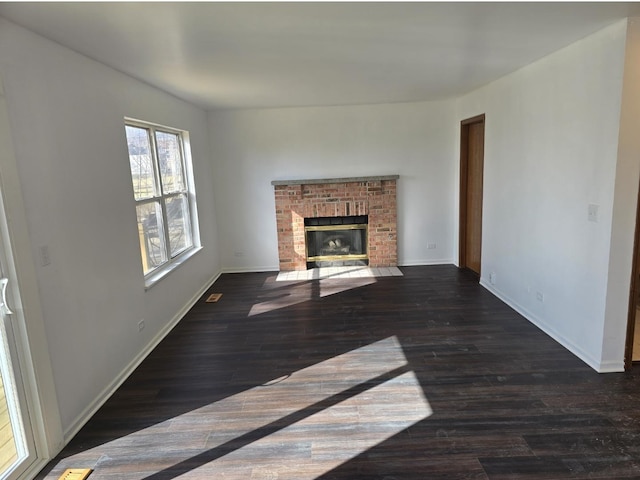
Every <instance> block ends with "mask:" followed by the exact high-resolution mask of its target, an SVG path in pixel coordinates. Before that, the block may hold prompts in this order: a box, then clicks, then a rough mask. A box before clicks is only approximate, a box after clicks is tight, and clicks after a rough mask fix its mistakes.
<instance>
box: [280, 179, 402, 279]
mask: <svg viewBox="0 0 640 480" xmlns="http://www.w3.org/2000/svg"><path fill="white" fill-rule="evenodd" d="M398 178H399V176H398V175H386V176H377V177H351V178H333V179H312V180H274V181H272V182H271V184H272V185H273V186H274V189H275V201H276V222H277V229H278V256H279V259H280V270H281V271H291V270H306V268H307V249H306V244H305V219H310V218H328V217H329V218H330V217H348V216H367V217H368V241H367V247H368V248H367V250H368V260H369V266H371V267H395V266H397V264H398V249H397V227H396V225H397V211H396V181H397V179H398Z"/></svg>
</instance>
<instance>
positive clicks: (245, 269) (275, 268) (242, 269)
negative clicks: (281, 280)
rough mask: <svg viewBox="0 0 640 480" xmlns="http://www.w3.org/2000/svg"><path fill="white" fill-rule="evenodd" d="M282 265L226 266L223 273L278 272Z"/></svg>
mask: <svg viewBox="0 0 640 480" xmlns="http://www.w3.org/2000/svg"><path fill="white" fill-rule="evenodd" d="M279 270H280V267H278V266H277V265H276V266H273V265H272V266H268V267H239V268H238V267H224V268H223V269H222V273H261V272H278V271H279Z"/></svg>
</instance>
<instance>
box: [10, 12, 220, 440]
mask: <svg viewBox="0 0 640 480" xmlns="http://www.w3.org/2000/svg"><path fill="white" fill-rule="evenodd" d="M0 74H1V76H2V79H3V81H4V91H5V97H6V102H7V108H8V113H9V115H8V116H9V122H10V129H11V137H12V140H13V144H14V150H15V158H16V162H17V166H18V175H19V178H20V183H21V187H22V193H23V197H24V208H25V212H26V217H27V218H26V221H27V228H28V232H29V238H30V246H29V248H30V250H31V252H32V256H33V258H34V263H35V264H36V265H37V267H36V276H37V288H38V290H39V296H40V300H41V305H42V311H43V315H44V324H45V330H46V338H47V343H48V346H49V352H50V356H51V368H52V371H53V377H54V383H55V390H56V392H57V397H58V405H59V407H60V418H61V423H62V428H63V429H64V431H65V435H66V438H67V440H68V438H69V436H70V435H72V434H73V433H75V430H76V429H77V428H79V427H80V426H81V425H82V423H83V422H84V421H86V420H88V418H89V416H90V414H91V413H92V411H93V410H94V409H95V408H97V407H98V406H99V405H100V403H101V402H103V401H105V400H106V399H107V398H108V396H109V395H110V394H111V393H112V390H113V389H114V388H115V387H116V386H117V384H118V382H119V381H122V380H124V378H123V375H125V374H126V372H127V369H130V368H131V367H132V365H134V364H135V362H136V361H139V360H140V356H141V355H143V354H144V353H145V351H147V349H148V348H149V346H150V345H152V344H153V343H154V342H155V341H157V339H158V336H161V335H162V334H163V332H165V331H166V329H167V328H168V326H170V325H171V324H172V322H174V321H175V320H176V318H177V317H178V316H179V315H180V313H181V312H182V311H183V310H184V308H185V306H186V305H188V304H189V303H190V302H192V301H193V298H194V295H196V294H197V293H198V292H199V291H200V290H201V289H202V286H203V285H206V284H207V282H209V283H210V282H211V281H212V277H214V276H215V274H216V272H219V271H220V263H219V257H218V253H217V248H218V245H217V233H216V224H215V215H214V214H213V210H214V207H213V205H214V198H213V185H212V180H211V179H212V176H213V174H212V169H211V162H210V159H211V154H210V150H209V142H208V138H207V134H208V132H207V127H206V125H207V116H206V112H204V111H203V110H201V109H199V108H196V107H194V106H192V105H190V104H188V103H186V102H183V101H181V100H178V99H176V98H175V97H173V96H171V95H168V94H166V93H164V92H161V91H159V90H157V89H154V88H152V87H150V86H148V85H146V84H143V83H141V82H139V81H136V80H134V79H132V78H130V77H128V76H126V75H123V74H121V73H119V72H117V71H115V70H113V69H110V68H108V67H106V66H104V65H102V64H99V63H97V62H94V61H92V60H90V59H88V58H86V57H84V56H81V55H79V54H77V53H74V52H72V51H71V50H68V49H66V48H64V47H61V46H60V45H58V44H55V43H53V42H50V41H48V40H46V39H44V38H42V37H40V36H38V35H35V34H33V33H31V32H29V31H27V30H25V29H23V28H21V27H18V26H17V25H15V24H13V23H11V22H8V21H6V20H4V19H2V18H0ZM125 116H129V117H134V118H139V119H143V120H148V121H151V122H155V123H159V124H164V125H170V126H174V127H177V128H182V129H185V130H188V131H189V132H190V141H191V149H192V156H193V163H194V164H193V167H194V176H195V182H196V191H197V200H198V203H199V205H200V214H199V218H200V233H201V239H202V244H203V247H204V248H203V250H202V251H201V252H199V253H198V254H197V255H196V256H195V257H194V258H193V259H192V260H191V261H188V262H186V263H185V264H183V265H182V266H181V267H180V268H178V269H176V270H174V271H173V272H172V273H171V274H170V275H168V276H167V277H165V278H164V279H163V280H161V281H160V282H159V283H157V284H156V285H155V286H153V287H152V288H151V289H149V290H148V291H145V285H144V279H143V274H142V267H141V258H140V250H139V243H138V241H139V240H138V229H137V223H136V214H135V203H134V199H133V191H132V187H131V174H130V170H129V160H128V152H127V144H126V138H125V135H124V123H123V122H124V117H125ZM42 246H47V247H48V249H49V254H50V261H51V263H50V264H49V265H46V266H42V264H41V262H39V260H38V259H39V256H38V252H39V248H40V247H42ZM142 319H144V321H145V325H146V326H145V329H144V330H142V331H141V332H139V331H138V322H139V321H140V320H142ZM27 321H28V319H27Z"/></svg>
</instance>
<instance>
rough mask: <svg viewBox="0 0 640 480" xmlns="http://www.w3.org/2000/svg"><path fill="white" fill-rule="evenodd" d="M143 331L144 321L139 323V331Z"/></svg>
mask: <svg viewBox="0 0 640 480" xmlns="http://www.w3.org/2000/svg"><path fill="white" fill-rule="evenodd" d="M142 330H144V320H140V321H139V322H138V331H139V332H141V331H142Z"/></svg>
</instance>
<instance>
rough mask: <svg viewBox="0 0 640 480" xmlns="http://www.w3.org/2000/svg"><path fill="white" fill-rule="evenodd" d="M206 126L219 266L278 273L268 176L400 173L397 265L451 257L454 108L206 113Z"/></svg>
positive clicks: (443, 260)
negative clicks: (218, 235)
mask: <svg viewBox="0 0 640 480" xmlns="http://www.w3.org/2000/svg"><path fill="white" fill-rule="evenodd" d="M209 125H210V136H211V142H212V143H211V145H212V153H213V159H214V176H215V195H216V209H217V210H216V213H217V215H216V217H217V218H218V220H219V224H220V225H224V228H221V229H220V246H221V250H220V252H221V259H222V265H223V268H224V269H225V270H228V271H242V270H277V269H278V248H277V237H276V222H275V203H274V194H273V187H272V186H271V181H272V180H282V179H304V178H335V177H351V176H362V175H365V176H368V175H386V174H399V175H400V179H399V180H398V258H399V263H400V264H401V265H411V264H428V263H451V262H452V261H453V258H454V244H453V233H454V224H455V222H456V214H455V212H454V206H455V195H456V192H455V189H454V188H453V186H454V184H455V181H456V180H455V172H456V168H457V167H456V159H455V157H454V150H455V144H456V143H457V142H458V139H457V137H456V135H457V133H456V131H455V121H454V118H453V108H452V102H429V103H412V104H387V105H370V106H338V107H323V108H286V109H265V110H243V111H229V112H212V113H210V114H209ZM428 243H435V244H436V245H437V248H435V249H431V250H428V249H427V244H428Z"/></svg>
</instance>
